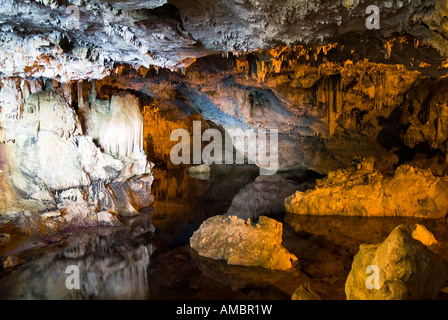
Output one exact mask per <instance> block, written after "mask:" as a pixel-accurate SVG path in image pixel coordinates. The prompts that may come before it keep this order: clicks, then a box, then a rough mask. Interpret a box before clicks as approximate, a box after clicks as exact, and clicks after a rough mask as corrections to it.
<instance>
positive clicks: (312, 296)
mask: <svg viewBox="0 0 448 320" xmlns="http://www.w3.org/2000/svg"><path fill="white" fill-rule="evenodd" d="M291 300H322V299H321V298H320V297H319V295H318V294H317V293H316V292H315V291H314V290H313V289H311V286H310V284H309V282H307V283H305V284H302V285H301V286H300V287H298V288H297V290H296V291H294V293H293V294H292V297H291Z"/></svg>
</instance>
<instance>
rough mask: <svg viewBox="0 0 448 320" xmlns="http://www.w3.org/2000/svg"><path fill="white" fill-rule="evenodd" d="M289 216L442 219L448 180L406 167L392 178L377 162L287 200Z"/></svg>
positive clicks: (342, 172)
mask: <svg viewBox="0 0 448 320" xmlns="http://www.w3.org/2000/svg"><path fill="white" fill-rule="evenodd" d="M285 206H286V210H287V212H289V213H294V214H303V215H343V216H344V215H345V216H369V217H378V216H408V217H420V218H432V219H440V218H444V217H445V216H446V214H447V213H448V181H447V179H446V178H445V177H442V178H440V177H435V176H434V175H433V174H432V173H431V171H430V170H423V169H417V168H413V167H411V166H408V165H402V166H400V167H398V168H397V170H396V171H395V174H394V175H393V176H391V177H388V176H386V175H383V174H381V173H380V172H378V171H377V170H376V169H375V168H374V161H373V159H368V160H360V159H357V160H355V161H354V163H353V167H352V168H348V169H345V170H338V171H335V172H332V173H330V174H329V175H328V177H327V178H324V179H322V180H318V182H317V185H316V188H315V189H313V190H308V191H306V192H301V191H298V192H296V193H295V194H294V195H292V196H290V197H288V198H286V200H285Z"/></svg>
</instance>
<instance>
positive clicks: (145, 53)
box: [0, 0, 447, 80]
mask: <svg viewBox="0 0 448 320" xmlns="http://www.w3.org/2000/svg"><path fill="white" fill-rule="evenodd" d="M349 3H350V5H348V4H347V2H346V1H327V0H314V1H305V0H291V1H286V2H279V1H278V0H269V1H255V0H244V1H241V0H233V1H227V0H219V1H216V0H193V1H181V0H170V1H163V0H156V1H115V0H114V1H110V2H104V1H99V0H68V1H62V0H48V1H47V0H45V1H12V0H2V1H1V3H0V4H1V6H0V8H1V9H0V18H1V20H2V22H3V23H2V28H1V29H0V41H1V43H2V46H1V50H0V70H1V71H2V73H4V74H5V75H7V76H22V77H23V76H30V75H33V76H35V77H39V76H44V77H49V78H56V77H60V78H61V79H63V80H68V79H80V78H90V79H91V78H97V79H98V78H101V77H103V76H104V75H105V74H108V73H110V72H111V71H112V70H113V63H114V62H118V63H128V64H131V65H133V66H137V67H138V66H145V67H149V66H150V65H155V66H161V67H171V68H177V69H183V68H185V67H186V66H188V65H190V64H191V63H192V62H193V61H194V60H195V59H196V58H198V57H201V56H204V55H207V54H210V53H218V52H248V51H249V52H250V51H255V50H259V49H266V48H272V47H274V46H276V45H293V44H307V43H313V44H318V45H324V44H327V43H328V42H332V41H334V40H339V38H341V37H342V36H344V35H351V34H353V33H358V32H359V31H360V30H365V33H367V34H369V37H372V38H374V39H376V40H377V41H378V42H381V41H382V39H383V38H386V39H387V38H392V37H393V34H396V33H401V34H408V35H412V36H414V37H416V38H418V40H419V41H421V42H423V43H425V44H427V45H430V46H431V47H432V50H433V51H434V53H433V56H435V57H437V56H439V57H440V54H438V52H437V50H438V51H439V52H440V53H441V54H445V55H446V47H447V46H446V34H447V28H446V27H445V25H444V23H443V21H444V20H443V19H444V18H446V16H447V9H446V1H445V0H418V1H410V0H407V1H398V2H390V1H386V2H381V3H377V2H375V1H370V0H369V1H364V2H363V3H358V2H357V1H352V2H349ZM370 4H376V5H378V6H379V9H380V12H381V21H382V22H383V23H382V25H381V28H380V30H374V32H373V31H369V30H367V29H366V26H365V22H366V19H367V17H368V14H366V12H365V11H366V7H367V6H368V5H370ZM78 13H79V16H78ZM386 21H387V23H385V22H386ZM43 26H45V27H43ZM384 47H385V48H384V49H383V50H384V51H386V53H385V54H384V55H386V56H387V46H384ZM9 61H13V62H14V63H9ZM408 62H409V60H408ZM417 66H418V64H417Z"/></svg>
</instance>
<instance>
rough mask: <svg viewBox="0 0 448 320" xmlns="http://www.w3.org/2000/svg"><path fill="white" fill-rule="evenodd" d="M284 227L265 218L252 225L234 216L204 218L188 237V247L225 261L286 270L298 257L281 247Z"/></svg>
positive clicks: (201, 254) (202, 254) (206, 255)
mask: <svg viewBox="0 0 448 320" xmlns="http://www.w3.org/2000/svg"><path fill="white" fill-rule="evenodd" d="M282 233H283V226H282V224H281V223H280V222H277V221H275V220H273V219H270V218H268V217H264V216H261V217H259V220H258V223H257V224H256V225H252V224H251V223H250V220H248V221H247V222H246V221H244V220H243V219H238V218H237V217H236V216H232V217H225V216H214V217H212V218H209V219H207V220H206V221H205V222H204V223H203V224H202V225H201V227H200V228H199V230H197V231H196V232H195V233H194V234H193V236H192V237H191V239H190V246H191V247H192V248H193V249H194V250H195V251H196V252H197V253H198V254H199V255H200V256H203V257H207V258H211V259H215V260H225V261H227V263H228V264H232V265H244V266H261V267H264V268H266V269H271V270H287V269H290V268H291V267H292V262H294V261H296V260H297V258H296V257H295V256H294V255H293V254H291V253H289V252H288V250H286V249H285V248H284V247H283V246H282V244H281V243H282Z"/></svg>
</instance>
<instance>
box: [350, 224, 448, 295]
mask: <svg viewBox="0 0 448 320" xmlns="http://www.w3.org/2000/svg"><path fill="white" fill-rule="evenodd" d="M416 238H417V239H416ZM430 238H431V239H432V238H433V236H432V234H431V233H430V232H429V231H427V230H426V228H424V227H423V226H420V225H418V224H417V225H412V226H409V225H400V226H398V227H396V228H395V229H394V230H393V231H392V232H391V234H390V235H389V236H388V237H387V239H386V240H385V241H384V242H382V243H379V244H363V245H361V246H360V248H359V252H358V254H357V255H356V256H355V258H354V260H353V265H352V269H351V271H350V274H349V275H348V278H347V282H346V284H345V293H346V296H347V299H348V300H412V299H435V298H436V297H437V295H438V293H439V291H440V289H441V288H442V286H443V284H444V283H445V281H446V279H447V277H448V270H447V267H446V264H445V261H444V260H443V259H442V258H441V257H440V256H438V255H436V254H435V253H433V252H432V251H430V250H429V249H428V248H427V247H426V246H425V245H424V244H423V243H422V242H421V241H420V239H422V240H423V241H424V242H426V241H425V239H430ZM368 267H370V268H368ZM372 272H373V273H372ZM375 272H376V273H377V274H375ZM368 285H369V287H370V289H369V288H368Z"/></svg>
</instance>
